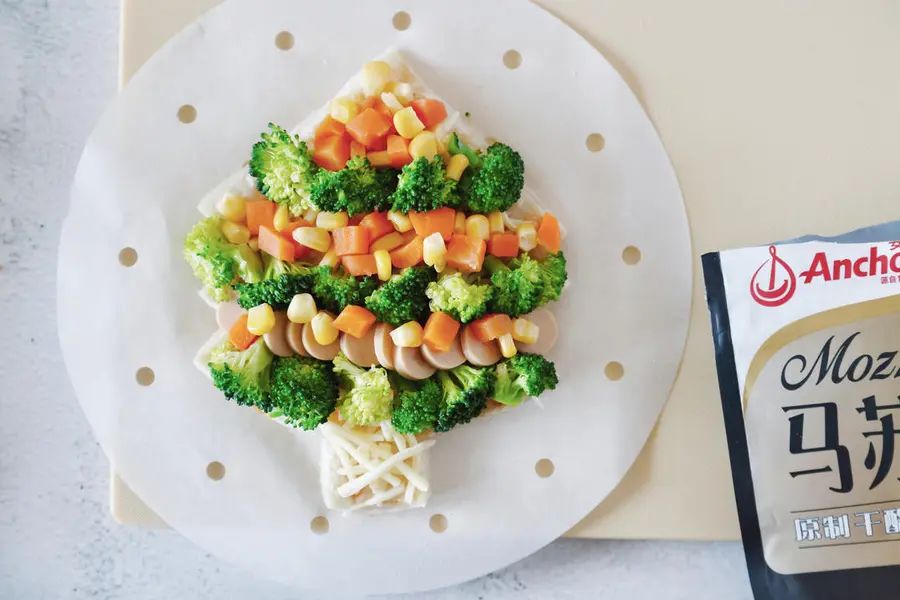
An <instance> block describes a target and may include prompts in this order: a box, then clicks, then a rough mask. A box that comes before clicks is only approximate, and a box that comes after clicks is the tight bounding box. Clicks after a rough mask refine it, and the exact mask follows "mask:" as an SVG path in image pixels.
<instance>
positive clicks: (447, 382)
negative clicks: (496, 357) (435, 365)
mask: <svg viewBox="0 0 900 600" xmlns="http://www.w3.org/2000/svg"><path fill="white" fill-rule="evenodd" d="M438 379H439V380H440V382H441V389H442V391H443V398H442V400H441V410H440V412H439V414H438V418H437V422H436V423H435V426H434V430H435V431H439V432H444V431H450V430H451V429H453V428H454V427H456V426H457V425H462V424H464V423H468V422H469V421H471V420H472V419H474V418H475V417H477V416H478V415H480V414H481V411H483V410H484V408H485V407H486V406H487V401H488V399H489V398H490V397H491V394H493V392H494V382H495V381H496V379H497V375H496V372H495V371H494V369H491V368H489V367H486V368H477V367H472V366H469V365H460V366H458V367H456V368H455V369H451V370H449V371H439V372H438Z"/></svg>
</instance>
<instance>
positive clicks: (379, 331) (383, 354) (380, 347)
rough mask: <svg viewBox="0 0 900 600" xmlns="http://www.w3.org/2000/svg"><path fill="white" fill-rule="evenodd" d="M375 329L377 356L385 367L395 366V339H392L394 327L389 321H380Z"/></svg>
mask: <svg viewBox="0 0 900 600" xmlns="http://www.w3.org/2000/svg"><path fill="white" fill-rule="evenodd" d="M372 329H374V336H375V337H374V340H373V341H374V344H375V357H376V358H377V359H378V362H379V363H380V364H381V366H382V367H384V368H385V369H393V368H394V340H392V339H391V332H392V331H393V330H394V328H393V327H391V326H390V325H388V324H387V323H378V324H377V325H375V327H373V328H372Z"/></svg>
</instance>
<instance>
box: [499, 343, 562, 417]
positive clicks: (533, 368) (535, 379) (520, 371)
mask: <svg viewBox="0 0 900 600" xmlns="http://www.w3.org/2000/svg"><path fill="white" fill-rule="evenodd" d="M496 370H497V385H496V387H495V388H494V400H496V401H497V402H500V403H501V404H507V405H509V406H516V405H517V404H521V403H522V400H524V399H525V397H526V396H531V397H532V398H537V397H538V396H540V395H541V394H542V393H544V391H546V390H552V389H556V384H557V383H559V379H558V378H557V376H556V367H555V366H554V364H553V363H552V362H550V361H549V360H547V359H546V358H544V357H543V356H540V355H539V354H517V355H515V356H513V357H512V358H509V359H507V360H505V361H503V362H502V363H500V364H499V365H497V367H496Z"/></svg>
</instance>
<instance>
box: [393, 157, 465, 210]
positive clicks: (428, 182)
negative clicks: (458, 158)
mask: <svg viewBox="0 0 900 600" xmlns="http://www.w3.org/2000/svg"><path fill="white" fill-rule="evenodd" d="M456 186H457V184H456V181H454V180H452V179H447V178H446V176H445V172H444V161H443V159H442V158H441V157H440V156H435V157H434V159H432V160H430V161H429V160H428V159H427V158H425V157H424V156H420V157H419V158H417V159H415V160H414V161H412V162H411V163H409V164H408V165H406V166H404V167H403V170H402V171H400V178H399V180H398V181H397V189H396V190H395V191H394V193H393V194H392V195H391V203H392V205H393V210H395V211H397V212H401V213H404V214H406V213H408V212H409V211H411V210H414V211H416V212H426V211H429V210H435V209H437V208H441V207H442V206H456V205H458V204H459V194H458V192H457V189H456Z"/></svg>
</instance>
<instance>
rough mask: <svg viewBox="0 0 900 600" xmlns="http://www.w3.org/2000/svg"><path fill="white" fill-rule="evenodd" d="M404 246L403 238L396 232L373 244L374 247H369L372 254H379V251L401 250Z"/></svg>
mask: <svg viewBox="0 0 900 600" xmlns="http://www.w3.org/2000/svg"><path fill="white" fill-rule="evenodd" d="M402 245H403V236H402V235H400V234H399V233H398V232H396V231H392V232H391V233H389V234H387V235H385V236H382V237H380V238H378V239H377V240H375V241H374V242H372V245H371V246H369V251H370V252H378V251H379V250H387V251H391V250H393V249H394V248H399V247H400V246H402Z"/></svg>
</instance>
